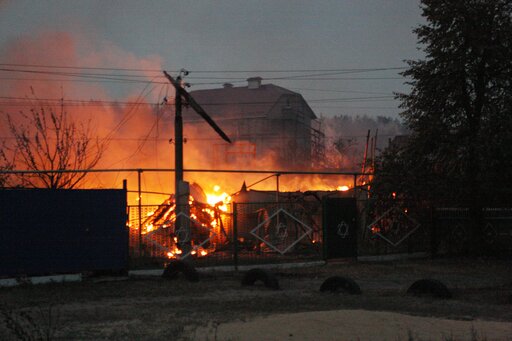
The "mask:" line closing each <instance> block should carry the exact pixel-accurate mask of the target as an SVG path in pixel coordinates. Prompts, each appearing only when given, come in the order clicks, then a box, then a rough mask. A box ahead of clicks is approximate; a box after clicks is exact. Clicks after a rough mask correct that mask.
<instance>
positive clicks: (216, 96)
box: [190, 84, 316, 119]
mask: <svg viewBox="0 0 512 341" xmlns="http://www.w3.org/2000/svg"><path fill="white" fill-rule="evenodd" d="M190 94H191V95H192V97H194V99H195V100H196V101H197V102H198V103H199V104H200V105H201V106H202V107H203V108H204V109H205V110H206V112H208V114H210V115H212V116H226V117H232V116H239V115H240V114H244V115H249V116H250V115H266V114H268V113H269V112H270V111H271V110H272V108H273V107H274V106H275V104H276V103H277V102H278V101H279V100H280V99H281V97H283V96H293V97H296V98H299V100H300V101H303V103H304V104H305V107H306V108H307V111H308V113H309V116H310V117H311V118H312V119H315V118H316V115H315V114H314V112H313V110H311V108H310V107H309V105H308V104H307V102H306V101H305V100H304V98H303V97H302V95H301V94H299V93H297V92H294V91H291V90H288V89H285V88H282V87H280V86H277V85H274V84H262V85H261V86H259V87H258V88H256V89H251V88H249V87H248V86H242V87H229V86H226V87H224V88H220V89H207V90H195V91H191V92H190Z"/></svg>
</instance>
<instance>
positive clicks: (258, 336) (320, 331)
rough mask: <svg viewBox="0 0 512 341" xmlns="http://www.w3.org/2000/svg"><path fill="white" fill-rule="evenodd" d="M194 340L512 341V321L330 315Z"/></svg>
mask: <svg viewBox="0 0 512 341" xmlns="http://www.w3.org/2000/svg"><path fill="white" fill-rule="evenodd" d="M193 334H194V335H190V336H191V337H193V339H194V340H219V341H221V340H244V341H251V340H254V341H256V340H258V341H259V340H267V341H271V340H279V341H283V340H324V341H329V340H361V341H363V340H379V341H384V340H390V341H397V340H410V337H411V336H412V338H413V339H414V340H475V339H476V340H488V341H490V340H500V341H505V340H512V322H495V321H483V320H473V321H461V320H448V319H441V318H431V317H420V316H410V315H404V314H399V313H392V312H382V311H366V310H334V311H318V312H306V313H295V314H279V315H271V316H267V317H264V318H256V319H253V320H249V321H234V322H229V323H223V324H220V325H218V326H212V325H210V326H208V327H205V328H199V329H197V330H195V331H194V333H193Z"/></svg>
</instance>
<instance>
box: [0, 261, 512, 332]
mask: <svg viewBox="0 0 512 341" xmlns="http://www.w3.org/2000/svg"><path fill="white" fill-rule="evenodd" d="M511 265H512V263H511V262H510V261H498V260H481V259H477V260H475V259H463V260H461V259H456V260H454V259H450V260H415V261H400V262H389V263H347V262H341V263H330V264H328V265H325V266H316V267H308V268H300V269H297V268H294V269H289V270H278V271H276V272H275V273H276V275H277V277H278V279H279V284H280V286H281V288H282V289H281V290H279V291H272V290H269V289H266V288H264V287H263V286H261V285H255V286H253V287H242V286H241V285H240V280H241V278H242V276H243V273H242V272H240V273H235V272H231V273H221V272H216V273H204V274H202V276H201V280H200V281H199V282H196V283H192V282H188V281H186V280H185V279H183V278H179V279H177V280H173V281H168V280H163V279H161V278H155V277H138V278H133V277H132V278H129V279H128V278H126V279H122V280H112V279H109V280H106V279H105V278H90V279H88V280H85V281H83V282H81V283H65V284H48V285H38V286H33V285H27V286H20V287H14V288H0V305H1V306H2V311H3V313H2V314H1V315H0V324H1V326H0V339H2V338H5V339H7V340H9V339H13V340H14V339H16V334H18V336H19V335H20V333H22V332H20V331H18V332H16V331H15V332H14V333H13V332H12V331H13V330H14V327H13V326H16V324H18V327H19V328H21V329H24V330H25V331H27V333H28V334H31V335H32V336H34V335H35V336H37V335H39V334H41V335H43V334H44V333H45V332H48V331H49V330H51V331H52V333H53V334H52V337H53V339H62V340H112V339H123V340H155V339H167V340H175V339H179V338H180V337H181V338H186V335H190V331H191V330H194V329H195V328H196V327H198V326H205V325H216V324H218V323H222V322H227V321H232V320H247V319H250V318H253V317H257V316H266V315H269V314H275V313H290V312H307V311H324V310H336V309H365V310H377V311H394V312H402V313H407V314H412V315H419V316H436V317H447V318H452V319H463V320H471V319H477V318H478V319H484V320H496V321H512V309H511V308H512V271H511V270H512V266H511ZM333 275H341V276H348V277H351V278H353V279H354V280H355V281H356V282H357V283H358V284H359V285H360V287H361V289H362V291H363V294H362V295H356V296H350V295H344V294H325V293H320V292H319V290H318V289H319V287H320V285H321V283H322V282H323V280H325V279H326V278H327V277H329V276H333ZM425 277H428V278H435V279H439V280H441V281H443V282H444V283H445V284H446V285H447V286H448V287H449V288H450V289H451V291H452V292H453V295H454V297H453V299H450V300H438V299H433V298H428V297H424V298H417V297H410V296H407V295H405V290H406V289H407V288H408V286H409V285H410V284H411V283H412V282H413V281H415V280H417V279H420V278H425ZM2 317H3V322H2ZM13 321H14V322H13ZM5 322H7V323H10V325H9V326H8V325H7V324H6V323H5ZM38 330H39V331H38Z"/></svg>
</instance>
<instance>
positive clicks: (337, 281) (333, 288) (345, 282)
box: [320, 276, 361, 295]
mask: <svg viewBox="0 0 512 341" xmlns="http://www.w3.org/2000/svg"><path fill="white" fill-rule="evenodd" d="M320 291H321V292H326V291H327V292H344V293H347V294H350V295H360V294H361V288H360V287H359V285H358V284H357V283H356V282H355V281H354V280H353V279H352V278H348V277H341V276H332V277H329V278H327V279H326V280H325V281H324V282H323V283H322V285H321V286H320Z"/></svg>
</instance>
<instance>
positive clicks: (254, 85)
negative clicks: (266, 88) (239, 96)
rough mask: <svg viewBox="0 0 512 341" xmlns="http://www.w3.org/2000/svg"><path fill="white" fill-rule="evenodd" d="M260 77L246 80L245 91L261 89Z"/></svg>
mask: <svg viewBox="0 0 512 341" xmlns="http://www.w3.org/2000/svg"><path fill="white" fill-rule="evenodd" d="M262 79H263V78H261V77H251V78H247V89H259V88H260V87H261V80H262Z"/></svg>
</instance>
